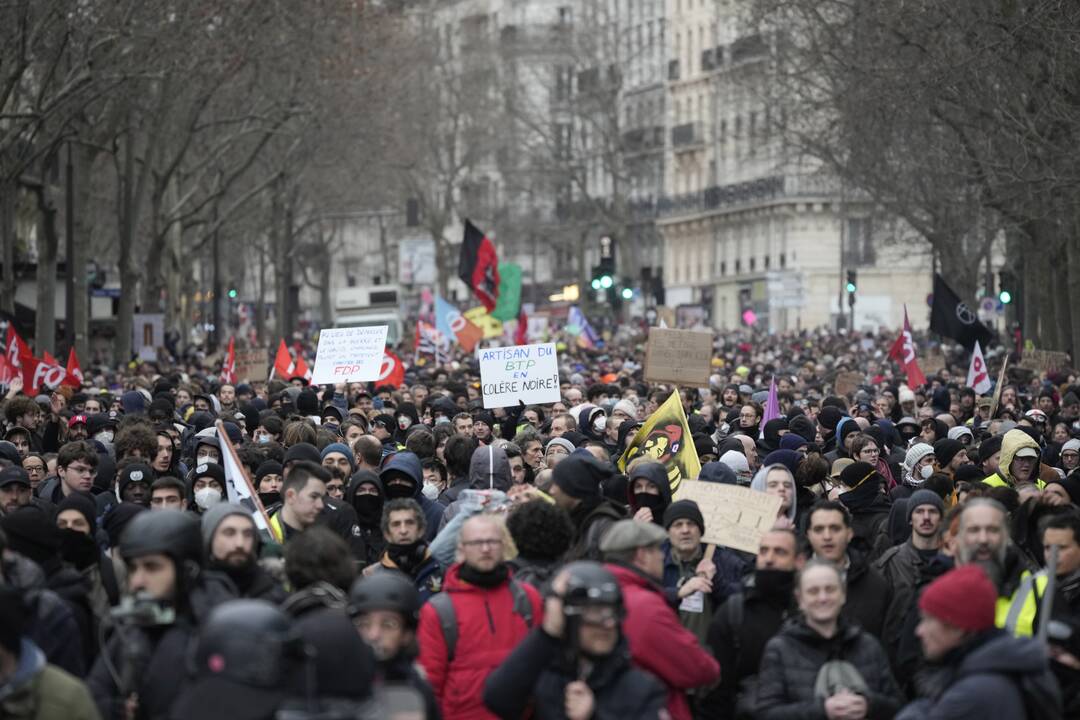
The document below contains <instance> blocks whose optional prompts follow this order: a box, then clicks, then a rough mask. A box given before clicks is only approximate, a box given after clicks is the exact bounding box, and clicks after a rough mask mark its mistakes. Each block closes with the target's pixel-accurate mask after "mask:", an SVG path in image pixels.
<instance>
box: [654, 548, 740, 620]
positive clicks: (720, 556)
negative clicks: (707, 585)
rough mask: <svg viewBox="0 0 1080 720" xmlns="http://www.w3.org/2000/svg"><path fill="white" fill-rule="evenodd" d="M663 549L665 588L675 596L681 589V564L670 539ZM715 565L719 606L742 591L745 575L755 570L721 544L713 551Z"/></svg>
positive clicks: (715, 596) (714, 594) (715, 597)
mask: <svg viewBox="0 0 1080 720" xmlns="http://www.w3.org/2000/svg"><path fill="white" fill-rule="evenodd" d="M705 547H706V546H705V544H704V543H702V546H701V548H702V552H704V551H705ZM663 550H664V589H665V590H667V591H668V595H669V596H673V595H672V593H675V592H678V589H679V564H678V563H677V562H676V561H675V558H674V557H672V554H671V541H670V540H665V541H664V544H663ZM713 565H715V566H716V575H714V576H713V591H712V601H713V607H714V608H717V607H720V604H721V603H723V602H724V600H727V598H728V596H729V595H734V594H735V593H737V592H742V580H743V577H744V576H745V575H746V574H747V573H748V572H750V571H752V570H753V566H751V565H748V564H747V563H746V562H745V561H744V560H743V559H742V558H741V557H739V556H738V555H737V554H736V553H735V552H734V551H732V550H730V549H728V548H725V547H719V546H718V547H717V548H716V552H714V553H713Z"/></svg>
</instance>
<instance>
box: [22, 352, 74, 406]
mask: <svg viewBox="0 0 1080 720" xmlns="http://www.w3.org/2000/svg"><path fill="white" fill-rule="evenodd" d="M21 360H22V374H23V392H24V393H26V394H27V395H29V396H30V397H33V396H34V395H37V394H38V393H39V392H40V391H41V388H43V387H48V388H51V389H53V388H57V387H60V385H62V384H63V383H64V379H65V378H66V377H67V370H65V369H64V366H63V365H56V364H53V363H47V362H45V361H44V360H42V359H41V358H36V357H34V356H33V355H24V356H23V357H22V358H21Z"/></svg>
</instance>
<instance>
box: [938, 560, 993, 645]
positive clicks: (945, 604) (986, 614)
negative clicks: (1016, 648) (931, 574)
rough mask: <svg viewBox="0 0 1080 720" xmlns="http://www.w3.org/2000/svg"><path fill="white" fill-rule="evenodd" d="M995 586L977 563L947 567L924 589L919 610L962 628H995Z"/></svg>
mask: <svg viewBox="0 0 1080 720" xmlns="http://www.w3.org/2000/svg"><path fill="white" fill-rule="evenodd" d="M996 606H997V589H996V588H994V584H993V583H991V582H990V579H989V578H987V577H986V573H985V572H983V570H982V568H980V567H979V566H978V565H964V566H963V567H958V568H956V569H955V570H950V571H949V572H947V573H945V574H944V575H942V576H941V577H939V578H938V579H937V580H935V581H934V582H932V583H930V584H929V585H928V586H927V587H926V589H925V590H923V594H922V597H920V598H919V609H920V610H922V611H923V612H924V613H926V614H927V615H933V616H934V617H936V618H937V619H938V620H941V621H942V622H946V623H948V624H949V625H952V626H954V627H958V628H960V629H961V630H968V631H970V632H980V631H982V630H989V629H990V628H992V627H994V619H995V615H996V609H997V608H996Z"/></svg>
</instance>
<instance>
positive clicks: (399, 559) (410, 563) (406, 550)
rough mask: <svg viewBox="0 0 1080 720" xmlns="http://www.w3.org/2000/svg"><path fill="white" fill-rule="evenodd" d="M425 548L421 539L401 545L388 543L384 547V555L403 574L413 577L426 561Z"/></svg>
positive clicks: (424, 543) (425, 545)
mask: <svg viewBox="0 0 1080 720" xmlns="http://www.w3.org/2000/svg"><path fill="white" fill-rule="evenodd" d="M427 547H428V546H427V543H426V542H424V539H423V538H420V539H419V540H416V541H415V542H411V543H405V544H402V545H397V544H395V543H390V544H389V545H387V546H386V554H387V555H388V556H389V557H390V559H391V560H393V561H394V564H395V565H397V566H398V567H399V568H401V571H402V572H403V573H405V574H406V575H414V574H415V573H416V571H417V570H418V569H419V568H420V566H421V565H423V564H424V561H425V560H427Z"/></svg>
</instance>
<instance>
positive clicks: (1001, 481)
mask: <svg viewBox="0 0 1080 720" xmlns="http://www.w3.org/2000/svg"><path fill="white" fill-rule="evenodd" d="M982 484H983V485H989V486H990V487H1012V485H1010V484H1009V483H1007V482H1005V478H1003V477H1001V473H994V474H993V475H991V476H990V477H986V478H983V480H982ZM1035 487H1037V488H1039V489H1040V490H1042V489H1043V488H1044V487H1046V483H1045V482H1043V481H1042V480H1040V479H1039V478H1035Z"/></svg>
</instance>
